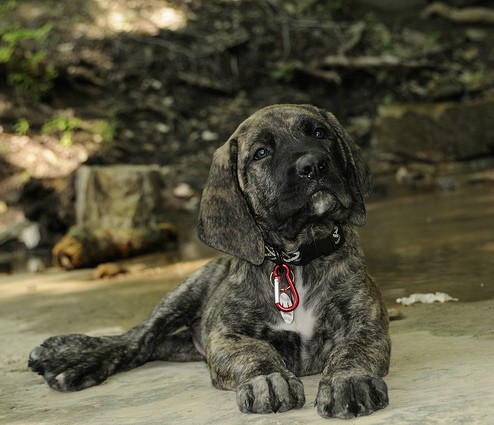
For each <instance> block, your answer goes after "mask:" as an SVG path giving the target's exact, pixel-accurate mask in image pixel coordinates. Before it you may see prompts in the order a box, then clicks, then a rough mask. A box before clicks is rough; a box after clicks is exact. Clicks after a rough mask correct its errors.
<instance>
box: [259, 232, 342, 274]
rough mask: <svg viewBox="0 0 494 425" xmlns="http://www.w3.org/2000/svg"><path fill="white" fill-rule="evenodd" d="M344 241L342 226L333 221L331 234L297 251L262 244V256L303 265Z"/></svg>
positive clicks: (333, 249)
mask: <svg viewBox="0 0 494 425" xmlns="http://www.w3.org/2000/svg"><path fill="white" fill-rule="evenodd" d="M344 242H345V235H344V233H343V227H342V226H341V224H339V223H335V225H334V227H333V231H332V232H331V235H330V236H328V237H326V238H324V239H317V240H313V241H311V242H309V243H307V244H304V245H302V246H301V247H300V248H299V249H298V251H293V252H283V251H280V250H279V249H278V248H275V247H273V246H269V245H264V247H265V249H264V256H265V257H266V258H267V259H268V260H271V261H273V262H274V263H276V264H290V265H294V266H303V265H306V264H309V263H310V262H311V261H312V260H315V259H316V258H319V257H322V256H324V255H329V254H332V253H333V252H335V251H336V250H337V249H338V248H339V247H340V246H341V245H343V243H344Z"/></svg>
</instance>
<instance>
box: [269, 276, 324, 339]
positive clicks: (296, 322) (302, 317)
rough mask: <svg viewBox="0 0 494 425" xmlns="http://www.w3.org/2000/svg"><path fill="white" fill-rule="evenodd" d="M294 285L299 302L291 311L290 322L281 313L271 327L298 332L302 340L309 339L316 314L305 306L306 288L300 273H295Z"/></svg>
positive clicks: (312, 331)
mask: <svg viewBox="0 0 494 425" xmlns="http://www.w3.org/2000/svg"><path fill="white" fill-rule="evenodd" d="M294 282H295V287H296V288H297V292H298V296H299V300H300V303H299V305H298V307H297V308H296V309H295V310H294V311H293V317H292V321H291V323H287V321H285V320H284V319H283V318H282V316H281V315H279V316H278V318H277V320H276V323H275V324H274V325H273V329H276V330H281V331H291V332H296V333H298V334H299V335H300V336H301V338H302V340H304V341H307V340H309V339H310V338H311V337H312V335H313V333H314V327H315V325H316V316H315V315H314V313H313V311H312V309H308V308H306V307H305V305H304V304H305V303H304V301H305V298H306V293H305V292H306V290H305V288H304V287H303V285H302V283H303V282H302V276H301V274H300V273H295V279H294Z"/></svg>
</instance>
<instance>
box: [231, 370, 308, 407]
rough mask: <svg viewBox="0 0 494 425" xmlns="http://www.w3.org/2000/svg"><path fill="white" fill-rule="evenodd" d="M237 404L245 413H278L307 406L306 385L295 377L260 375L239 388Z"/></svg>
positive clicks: (276, 374)
mask: <svg viewBox="0 0 494 425" xmlns="http://www.w3.org/2000/svg"><path fill="white" fill-rule="evenodd" d="M237 404H238V407H239V408H240V410H241V411H242V412H244V413H276V412H286V411H287V410H290V409H299V408H300V407H302V406H303V405H304V404H305V394H304V384H302V381H301V380H300V379H299V378H297V377H296V376H295V375H288V376H286V375H282V374H281V373H279V372H275V373H272V374H270V375H260V376H256V377H255V378H253V379H251V380H249V381H247V382H245V383H243V384H242V385H240V386H239V387H238V388H237Z"/></svg>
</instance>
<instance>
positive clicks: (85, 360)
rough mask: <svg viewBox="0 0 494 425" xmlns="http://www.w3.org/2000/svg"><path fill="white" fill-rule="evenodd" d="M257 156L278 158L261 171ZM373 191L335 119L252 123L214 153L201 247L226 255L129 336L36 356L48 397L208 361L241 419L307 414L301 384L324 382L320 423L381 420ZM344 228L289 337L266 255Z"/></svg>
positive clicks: (382, 336)
mask: <svg viewBox="0 0 494 425" xmlns="http://www.w3.org/2000/svg"><path fill="white" fill-rule="evenodd" d="M321 129H322V131H321ZM259 148H265V149H268V151H269V152H268V155H267V156H266V157H264V158H259V157H257V159H254V157H255V154H256V152H257V150H258V149H259ZM369 179H370V176H369V171H368V168H367V166H366V165H365V164H364V161H363V160H362V157H361V154H360V151H359V149H358V147H357V146H356V145H355V144H354V143H353V142H352V140H351V139H350V137H349V136H348V135H347V133H346V132H345V131H344V130H343V128H342V127H341V125H340V124H339V123H338V122H337V120H336V119H335V118H334V116H333V115H331V114H329V113H327V112H324V111H322V110H319V109H317V108H315V107H312V106H309V105H274V106H271V107H267V108H264V109H262V110H260V111H258V112H256V113H255V114H253V115H252V116H251V117H250V118H248V119H247V120H246V121H244V122H243V123H242V124H241V125H240V126H239V128H238V129H237V130H236V131H235V133H234V134H233V135H232V136H231V138H230V139H229V140H228V141H227V142H226V143H225V145H223V146H222V147H221V148H219V149H218V150H217V151H216V153H215V156H214V159H213V163H212V166H211V172H210V176H209V179H208V182H207V185H206V188H205V190H204V194H203V198H202V201H201V208H200V217H199V236H200V237H201V239H202V240H203V241H205V242H206V243H207V244H209V245H211V246H213V247H215V248H217V249H219V250H221V251H223V252H225V253H227V254H229V255H227V256H224V257H221V258H218V259H215V260H213V261H211V262H210V263H208V264H207V265H205V266H204V267H202V268H201V269H200V270H198V271H197V272H196V273H194V274H193V275H191V276H190V277H189V278H188V279H187V280H185V281H184V282H183V283H182V284H181V285H179V286H178V287H177V288H176V289H175V290H173V291H172V292H171V293H169V294H167V295H166V296H165V297H164V298H163V300H162V301H161V302H160V303H159V305H158V306H157V307H156V308H155V309H154V311H153V312H152V313H151V315H150V316H149V318H148V319H146V320H145V321H144V322H142V323H141V324H139V325H137V326H136V327H135V328H133V329H131V330H129V331H128V332H126V333H125V334H123V335H120V336H111V337H100V338H94V337H88V336H85V335H68V336H57V337H52V338H49V339H48V340H46V341H45V342H44V343H42V344H41V346H39V347H36V348H35V349H34V350H33V351H32V352H31V355H30V359H29V366H30V367H31V368H32V370H34V371H36V372H38V373H40V374H41V375H43V377H44V378H45V380H46V381H47V382H48V384H49V385H50V386H51V387H52V388H54V389H56V390H59V391H75V390H80V389H83V388H87V387H90V386H92V385H97V384H99V383H101V382H102V381H104V380H105V379H106V378H107V377H108V376H110V375H112V374H115V373H117V372H119V371H122V370H128V369H131V368H134V367H137V366H139V365H142V364H143V363H145V362H148V361H151V360H173V361H191V360H199V359H201V358H205V360H206V361H207V363H208V366H209V369H210V373H211V379H212V382H213V385H214V386H215V387H217V388H220V389H230V390H235V391H236V393H237V403H238V406H239V408H240V410H241V411H242V412H258V413H267V412H282V411H286V410H289V409H292V408H300V407H302V406H303V405H304V403H305V395H304V389H303V384H302V381H301V380H300V379H299V378H298V377H299V376H302V375H309V374H316V373H322V379H321V381H320V385H319V391H318V395H317V398H316V406H317V411H318V413H319V414H320V415H321V416H323V417H339V418H350V417H354V416H360V415H367V414H369V413H371V412H373V411H375V410H377V409H381V408H384V407H385V406H386V405H387V404H388V396H387V388H386V384H385V383H384V381H383V379H382V377H383V376H384V375H386V373H387V371H388V365H389V356H390V340H389V336H388V321H387V316H386V310H385V308H384V305H383V302H382V300H381V295H380V293H379V290H378V289H377V287H376V285H375V284H374V283H373V281H372V280H371V279H370V277H369V276H368V274H367V272H366V267H365V262H364V255H363V253H362V251H361V249H360V247H359V241H358V236H357V234H356V232H355V230H354V228H353V225H363V224H364V223H365V218H366V212H365V204H364V199H365V197H366V196H367V194H368V192H369V187H370V182H369ZM335 221H338V222H340V223H342V225H343V230H344V233H345V243H344V244H343V246H342V247H341V248H339V249H338V250H336V251H335V252H334V253H332V254H331V255H327V256H322V257H319V258H317V259H315V260H313V261H312V262H310V263H309V264H307V265H305V266H293V267H292V269H293V271H294V276H295V283H296V286H297V288H298V291H299V292H300V298H301V302H300V306H299V307H298V308H297V309H296V310H295V320H294V322H293V323H292V324H286V323H284V321H283V320H282V318H281V316H280V312H279V311H278V310H277V308H276V307H275V305H274V296H273V289H272V286H271V285H270V283H269V276H270V274H271V272H272V270H273V266H274V264H273V263H272V262H271V261H269V260H266V259H264V243H267V244H269V245H271V246H275V247H277V248H279V249H282V250H284V251H287V252H290V251H293V250H295V249H297V248H298V247H299V246H300V245H301V244H303V243H304V242H306V241H308V240H311V239H317V238H322V237H324V236H325V235H328V232H331V230H332V229H333V223H334V222H335ZM184 326H186V329H185V330H183V331H181V332H179V333H177V330H178V329H179V328H183V327H184Z"/></svg>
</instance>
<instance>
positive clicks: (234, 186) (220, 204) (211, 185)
mask: <svg viewBox="0 0 494 425" xmlns="http://www.w3.org/2000/svg"><path fill="white" fill-rule="evenodd" d="M198 236H199V239H200V240H201V241H203V242H204V243H205V244H206V245H209V246H211V247H212V248H215V249H217V250H219V251H222V252H225V253H227V254H230V255H233V256H235V257H240V258H242V259H244V260H247V261H249V262H251V263H253V264H256V265H259V264H261V263H262V262H263V261H264V242H263V239H262V236H261V231H260V230H259V227H258V226H257V224H256V222H255V221H254V218H253V217H252V215H251V213H250V210H249V207H248V206H247V202H246V200H245V198H244V196H243V194H242V192H241V190H240V187H239V183H238V178H237V140H236V139H234V138H232V139H230V140H229V141H228V142H226V143H225V144H224V145H223V146H221V147H220V148H218V149H217V150H216V152H215V153H214V156H213V162H212V164H211V169H210V171H209V177H208V180H207V182H206V187H205V188H204V191H203V193H202V199H201V205H200V208H199V224H198Z"/></svg>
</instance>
